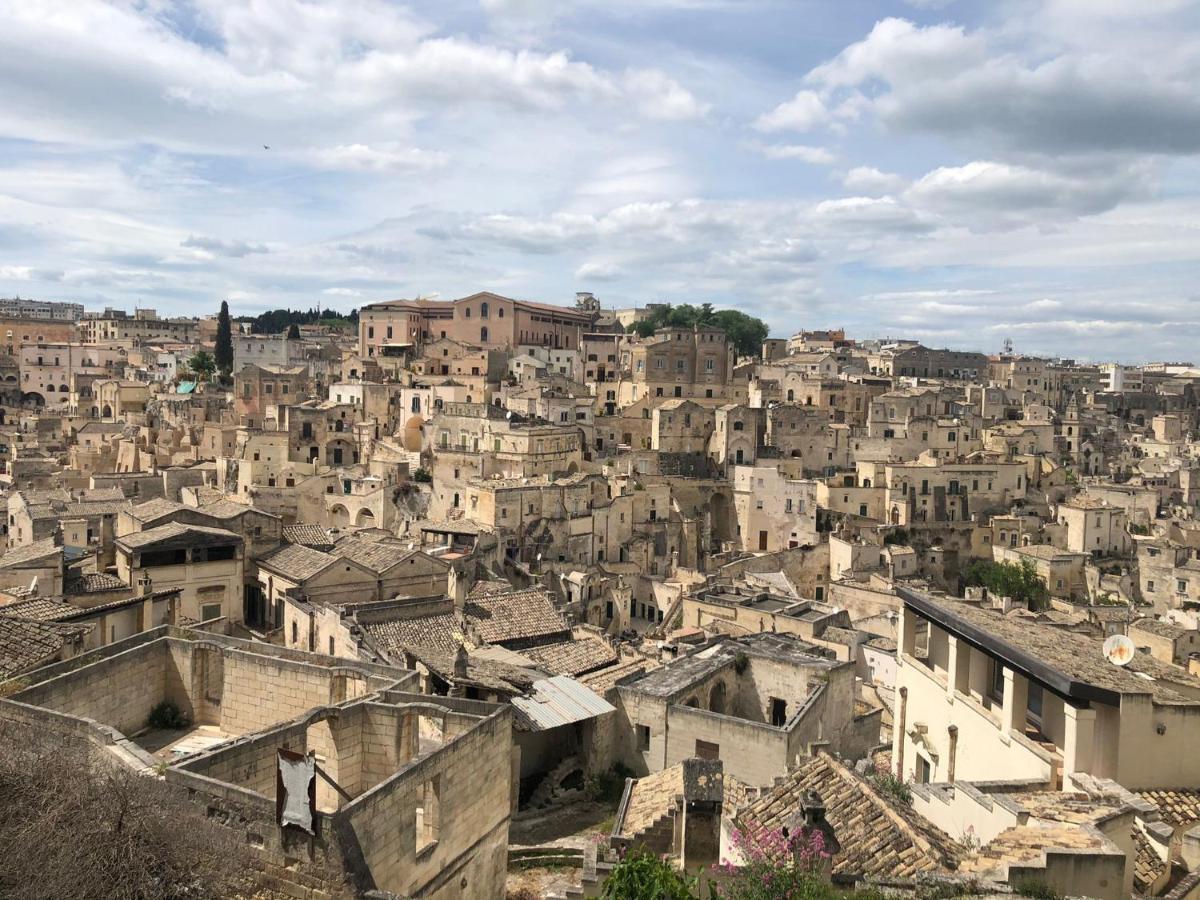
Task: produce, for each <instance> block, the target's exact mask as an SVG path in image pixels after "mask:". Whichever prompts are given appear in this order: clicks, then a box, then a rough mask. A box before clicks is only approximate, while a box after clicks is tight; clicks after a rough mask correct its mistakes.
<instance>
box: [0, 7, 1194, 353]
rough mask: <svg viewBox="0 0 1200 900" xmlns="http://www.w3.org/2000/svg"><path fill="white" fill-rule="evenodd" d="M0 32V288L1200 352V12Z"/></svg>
mask: <svg viewBox="0 0 1200 900" xmlns="http://www.w3.org/2000/svg"><path fill="white" fill-rule="evenodd" d="M0 3H4V0H0ZM0 50H2V51H4V52H3V53H0V90H3V93H4V97H5V103H4V104H3V106H2V108H0V222H2V223H3V224H2V225H0V293H13V292H18V291H19V292H21V293H25V294H33V295H39V296H60V297H64V298H72V299H73V300H75V301H76V302H82V303H84V304H85V305H87V306H88V307H89V308H91V307H97V306H100V307H103V306H105V305H111V306H118V307H120V306H124V307H132V306H133V305H135V304H138V305H144V306H149V307H153V308H156V309H160V310H162V311H163V312H164V314H179V313H185V312H191V311H193V310H195V309H197V308H208V307H210V306H211V305H214V304H216V303H218V302H219V301H220V300H221V299H222V298H226V299H230V300H231V301H233V302H235V303H237V304H238V308H239V310H245V311H250V312H251V313H255V312H259V311H263V310H267V309H273V308H279V307H285V306H287V305H288V304H289V303H291V304H295V303H302V304H308V305H311V304H313V303H319V304H320V305H322V306H326V305H328V306H330V307H332V308H335V309H343V310H344V309H347V308H349V307H350V306H351V305H355V306H357V305H361V304H362V303H364V302H367V301H368V300H369V299H370V298H376V297H381V296H382V297H386V296H388V295H393V296H395V295H410V296H411V295H415V294H429V293H430V292H432V291H434V290H438V291H440V292H441V293H442V295H443V296H458V295H462V294H467V293H470V292H471V291H473V290H478V289H491V290H495V291H496V292H497V293H500V294H506V295H510V294H514V293H518V294H521V295H523V296H531V297H541V298H547V297H554V296H556V295H558V294H559V287H560V286H561V285H571V286H572V289H571V290H570V291H566V292H564V294H565V296H564V300H565V299H566V298H569V297H570V296H571V293H573V291H574V290H576V289H583V290H590V291H593V292H595V293H596V294H597V296H599V297H601V299H602V300H603V302H604V303H606V304H608V305H610V306H616V307H624V306H630V305H633V304H634V303H642V302H646V301H645V300H644V299H642V298H647V297H653V298H656V299H658V300H662V301H664V302H671V303H686V302H695V301H696V299H697V298H703V299H706V300H708V301H710V302H712V303H713V304H714V305H717V306H721V307H726V308H734V309H739V310H741V311H743V312H747V313H750V314H752V315H755V316H758V317H760V318H762V319H763V320H764V321H766V322H767V324H768V325H769V326H770V328H771V331H772V333H776V334H785V333H791V332H793V331H795V330H797V329H798V328H801V327H803V326H804V325H806V324H809V323H820V322H827V321H831V320H837V321H840V322H843V323H844V325H845V327H846V328H847V329H849V330H851V331H853V332H855V333H857V334H866V333H871V334H889V333H890V334H898V333H902V334H905V335H910V336H912V337H914V338H915V339H918V340H921V341H922V342H924V343H926V344H928V345H931V346H937V345H950V346H963V345H964V344H965V343H967V342H968V340H969V341H970V342H971V343H974V344H976V345H977V346H980V347H986V348H998V347H1000V346H1001V345H1002V343H1003V341H1004V340H1005V339H1006V338H1011V339H1012V340H1013V342H1014V343H1015V344H1016V345H1017V347H1019V348H1022V349H1023V351H1024V352H1027V353H1030V354H1036V355H1043V356H1045V355H1051V356H1065V357H1068V358H1077V359H1084V358H1088V359H1111V358H1122V361H1124V362H1128V363H1131V364H1132V363H1137V362H1144V361H1147V360H1150V359H1160V358H1174V357H1186V356H1188V355H1190V354H1191V352H1192V351H1191V348H1192V347H1194V346H1196V345H1198V344H1200V290H1198V289H1197V288H1196V284H1197V283H1200V241H1197V240H1196V239H1195V235H1196V234H1197V233H1198V232H1200V188H1198V187H1197V185H1200V178H1198V177H1197V176H1200V99H1197V98H1196V96H1195V92H1194V91H1193V90H1192V89H1191V85H1194V84H1195V83H1196V82H1197V80H1198V76H1200V6H1197V5H1196V4H1187V3H1181V2H1178V0H1168V2H1160V3H1153V4H1137V5H1135V4H1132V3H1100V4H1096V3H1081V2H1079V0H999V2H995V3H987V4H982V3H972V2H969V0H865V2H863V3H859V4H844V3H831V2H813V3H798V2H795V0H636V2H633V0H609V2H604V3H601V2H599V0H439V2H437V3H433V2H431V0H354V2H353V3H322V4H312V3H305V2H301V0H274V2H272V3H270V4H229V3H223V2H218V0H186V2H185V0H161V2H156V3H151V4H129V3H107V2H102V0H77V2H74V3H71V4H69V5H67V6H66V7H62V5H61V4H58V5H56V4H44V3H32V4H31V3H24V4H18V3H10V4H6V14H5V28H4V29H3V30H2V32H0ZM301 297H303V298H305V299H303V300H299V299H297V298H301Z"/></svg>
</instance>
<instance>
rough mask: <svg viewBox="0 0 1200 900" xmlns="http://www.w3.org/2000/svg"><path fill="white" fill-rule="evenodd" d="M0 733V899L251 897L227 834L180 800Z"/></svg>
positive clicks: (247, 875) (131, 777) (247, 871)
mask: <svg viewBox="0 0 1200 900" xmlns="http://www.w3.org/2000/svg"><path fill="white" fill-rule="evenodd" d="M13 737H15V735H14V734H12V733H8V734H5V733H3V732H2V730H0V897H5V898H9V900H52V898H53V900H61V898H66V897H80V898H96V900H109V898H112V900H116V898H133V900H152V898H153V900H175V898H207V897H237V896H246V895H247V894H253V893H254V892H255V890H256V880H257V873H256V872H255V871H254V870H253V868H252V865H251V862H252V861H251V858H250V857H249V855H248V851H247V850H246V849H245V847H244V846H243V845H242V844H241V843H240V841H239V840H238V839H237V836H236V835H235V834H234V833H233V832H231V831H229V830H228V829H225V828H222V827H221V826H219V825H216V824H215V823H213V822H210V821H209V820H208V819H207V818H205V816H204V815H203V813H202V812H201V811H200V810H199V809H197V807H195V806H194V805H193V804H192V803H190V802H189V801H188V799H187V796H186V793H185V792H184V791H183V790H182V789H180V788H177V787H175V786H173V785H168V784H167V783H165V782H163V781H160V780H158V779H156V778H153V777H150V776H146V775H139V774H136V773H134V772H132V771H130V770H128V769H125V768H122V767H119V766H117V765H115V764H98V763H97V762H96V760H95V759H94V757H91V756H89V755H88V753H87V752H86V751H84V750H81V749H75V748H73V747H72V746H70V745H65V744H61V743H60V744H53V743H52V742H50V741H46V742H44V743H33V744H30V743H28V742H24V741H22V742H17V741H14V740H11V738H13Z"/></svg>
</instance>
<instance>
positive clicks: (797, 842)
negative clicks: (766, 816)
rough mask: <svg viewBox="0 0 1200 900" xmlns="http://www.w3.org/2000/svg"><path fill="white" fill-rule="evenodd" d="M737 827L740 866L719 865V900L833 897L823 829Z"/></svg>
mask: <svg viewBox="0 0 1200 900" xmlns="http://www.w3.org/2000/svg"><path fill="white" fill-rule="evenodd" d="M785 831H786V830H785V829H769V828H759V829H745V830H743V829H735V830H734V831H733V833H732V835H731V840H732V842H733V846H734V849H735V850H737V853H738V856H739V857H740V858H741V860H742V863H741V865H735V864H733V863H731V862H728V861H725V862H722V863H721V864H720V865H718V866H714V867H713V868H714V874H715V875H716V880H715V883H714V884H713V896H714V897H718V898H720V900H818V898H825V897H829V896H832V892H831V890H830V886H829V884H828V883H827V882H826V881H825V879H824V878H823V877H822V870H823V868H824V866H825V861H826V860H828V859H829V856H830V854H829V851H828V850H827V849H826V846H825V835H824V834H822V833H821V832H820V831H818V830H815V829H813V830H797V831H795V832H791V833H785Z"/></svg>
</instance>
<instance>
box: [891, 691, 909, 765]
mask: <svg viewBox="0 0 1200 900" xmlns="http://www.w3.org/2000/svg"><path fill="white" fill-rule="evenodd" d="M907 718H908V688H906V687H902V688H900V709H899V715H898V716H897V718H896V725H895V729H894V732H893V734H892V764H893V765H894V766H895V767H896V777H897V778H899V779H900V780H901V781H903V780H904V741H905V740H906V739H907V737H908V736H907V735H906V734H905V729H906V728H907V727H908V722H907Z"/></svg>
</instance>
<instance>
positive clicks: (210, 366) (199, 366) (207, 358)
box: [187, 350, 217, 381]
mask: <svg viewBox="0 0 1200 900" xmlns="http://www.w3.org/2000/svg"><path fill="white" fill-rule="evenodd" d="M187 364H188V368H189V369H191V371H192V373H193V374H194V375H196V377H197V378H199V379H200V380H201V381H207V380H208V379H209V378H211V377H212V374H213V372H215V371H216V370H217V362H216V360H214V359H213V355H212V354H211V353H209V352H208V351H207V350H197V351H196V352H195V353H193V354H192V357H191V359H189V360H188V362H187Z"/></svg>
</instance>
